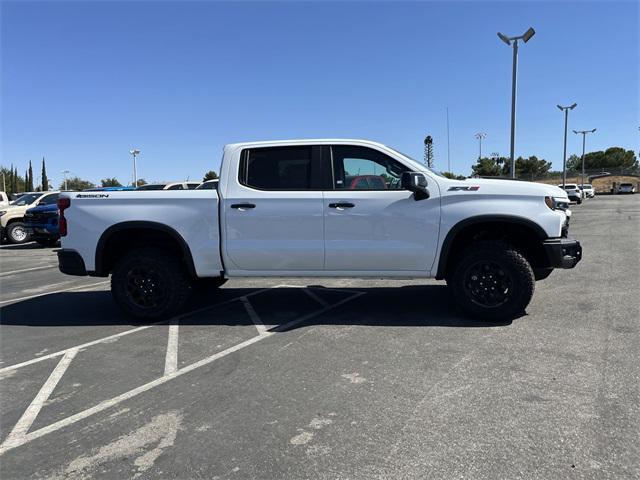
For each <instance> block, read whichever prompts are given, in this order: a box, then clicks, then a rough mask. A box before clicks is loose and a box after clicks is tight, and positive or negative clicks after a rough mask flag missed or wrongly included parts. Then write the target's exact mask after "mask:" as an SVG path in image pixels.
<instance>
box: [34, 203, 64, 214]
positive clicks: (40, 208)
mask: <svg viewBox="0 0 640 480" xmlns="http://www.w3.org/2000/svg"><path fill="white" fill-rule="evenodd" d="M56 211H58V205H56V204H55V203H54V204H51V205H40V206H38V207H32V208H29V209H28V210H27V213H43V212H56Z"/></svg>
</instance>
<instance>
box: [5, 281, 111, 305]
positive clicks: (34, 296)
mask: <svg viewBox="0 0 640 480" xmlns="http://www.w3.org/2000/svg"><path fill="white" fill-rule="evenodd" d="M72 281H73V280H70V282H72ZM65 283H69V282H61V283H55V284H53V285H50V286H51V287H57V286H59V285H64V284H65ZM106 283H109V281H108V280H107V281H104V282H97V283H92V284H91V285H79V286H77V287H71V288H61V289H59V290H51V291H48V292H42V293H36V294H34V295H28V296H26V297H18V298H12V299H10V300H3V301H1V302H0V305H4V304H5V303H15V302H22V301H23V300H30V299H32V298H36V297H43V296H44V295H52V294H54V293H63V292H71V291H74V290H82V289H83V288H86V289H89V288H94V287H97V286H99V285H104V284H106Z"/></svg>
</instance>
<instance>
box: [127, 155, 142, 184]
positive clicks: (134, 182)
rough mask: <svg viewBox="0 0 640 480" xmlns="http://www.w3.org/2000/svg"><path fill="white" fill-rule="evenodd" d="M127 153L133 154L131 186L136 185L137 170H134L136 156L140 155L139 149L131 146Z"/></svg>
mask: <svg viewBox="0 0 640 480" xmlns="http://www.w3.org/2000/svg"><path fill="white" fill-rule="evenodd" d="M129 153H130V154H131V155H133V188H136V187H137V186H138V172H137V170H136V157H137V156H138V155H140V150H138V149H137V148H132V149H131V150H129Z"/></svg>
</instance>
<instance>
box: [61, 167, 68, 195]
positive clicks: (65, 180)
mask: <svg viewBox="0 0 640 480" xmlns="http://www.w3.org/2000/svg"><path fill="white" fill-rule="evenodd" d="M60 173H62V175H64V189H65V190H69V189H68V188H67V174H68V173H70V172H69V170H62V172H60Z"/></svg>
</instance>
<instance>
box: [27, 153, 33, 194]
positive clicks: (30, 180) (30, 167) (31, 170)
mask: <svg viewBox="0 0 640 480" xmlns="http://www.w3.org/2000/svg"><path fill="white" fill-rule="evenodd" d="M27 189H28V190H29V191H30V192H33V167H32V166H31V160H29V186H28V187H27Z"/></svg>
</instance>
